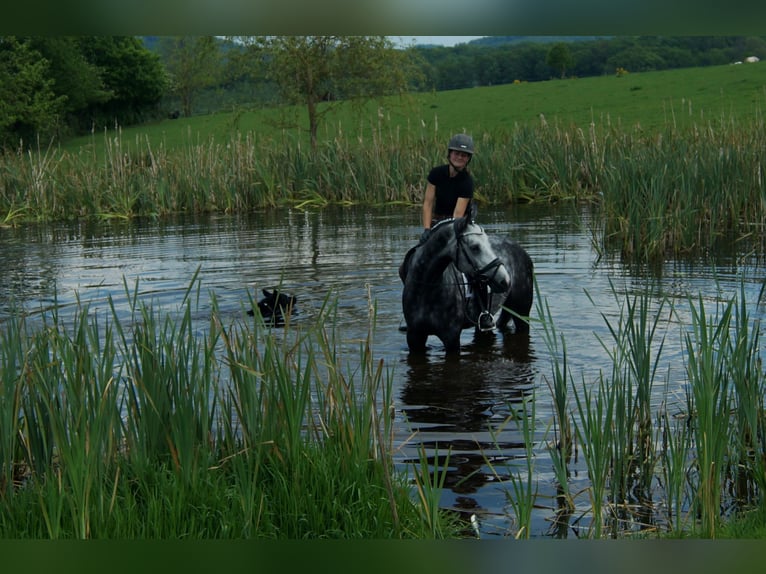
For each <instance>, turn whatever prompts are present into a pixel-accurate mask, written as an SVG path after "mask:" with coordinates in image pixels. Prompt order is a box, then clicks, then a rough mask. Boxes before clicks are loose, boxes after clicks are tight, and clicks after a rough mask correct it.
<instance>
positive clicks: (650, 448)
mask: <svg viewBox="0 0 766 574" xmlns="http://www.w3.org/2000/svg"><path fill="white" fill-rule="evenodd" d="M612 289H613V294H614V297H615V300H616V301H618V303H619V302H621V306H620V309H621V311H620V314H619V316H618V319H617V322H616V323H613V322H612V321H611V320H610V319H609V318H608V317H606V316H604V320H605V321H606V323H607V326H608V330H609V332H610V334H611V335H612V338H611V341H609V342H607V341H603V340H602V341H601V344H602V346H603V347H604V348H605V349H606V351H607V352H608V353H609V354H610V356H611V357H612V364H613V368H612V370H611V372H610V373H608V374H606V373H600V374H599V376H598V377H597V380H596V381H595V382H592V381H590V380H587V379H586V377H585V376H584V375H583V377H581V382H580V383H579V384H575V380H574V377H573V376H572V374H571V373H570V372H569V370H568V369H566V367H565V366H563V365H565V364H566V363H565V362H562V361H565V353H564V352H563V351H564V348H563V339H562V338H560V336H558V335H557V334H556V333H555V328H554V327H553V325H552V324H551V323H550V321H551V318H550V316H545V315H544V314H541V315H540V316H541V317H542V322H543V323H544V324H545V327H544V331H545V339H546V344H547V345H548V350H549V352H550V353H551V354H552V355H553V356H552V364H553V383H552V385H551V393H552V397H553V400H554V418H555V419H556V420H555V424H554V429H561V428H566V426H567V425H568V424H569V422H568V419H569V417H570V416H571V418H572V421H571V425H572V428H573V429H574V433H575V435H576V438H577V442H578V444H579V446H580V453H581V454H580V456H581V457H582V459H583V462H584V464H585V467H586V469H587V472H588V480H589V486H588V487H587V488H586V489H585V490H584V491H582V492H578V493H571V492H570V489H569V485H568V477H569V467H570V465H571V462H572V461H571V460H570V459H568V458H567V457H566V456H565V449H564V448H562V443H561V439H560V438H559V437H560V435H561V434H562V433H561V431H560V430H557V434H556V436H555V437H554V438H556V439H558V440H555V441H554V442H553V443H551V445H550V446H549V453H550V456H551V461H552V465H553V470H554V474H555V477H556V481H557V488H558V491H559V492H560V499H561V500H560V501H559V504H558V505H557V506H558V510H557V511H556V516H557V519H559V520H560V519H561V518H562V517H563V519H564V520H567V519H568V517H570V516H572V512H573V510H574V508H575V507H576V505H577V502H578V499H579V498H581V497H583V496H585V495H587V506H586V508H587V511H585V513H584V514H583V515H582V516H581V517H578V519H577V520H578V521H579V520H581V519H582V518H583V517H585V516H587V517H588V518H589V519H590V526H589V528H588V535H589V536H592V537H596V538H601V537H604V536H607V535H608V536H622V535H625V534H626V533H636V534H638V533H640V532H644V533H646V532H650V531H654V530H658V531H667V532H669V533H671V534H672V535H674V536H686V535H699V536H703V537H707V538H715V537H717V536H718V534H719V532H720V531H721V528H722V525H724V524H726V522H727V520H729V519H731V518H734V517H735V516H736V515H737V514H738V513H739V512H742V511H747V510H750V509H752V508H759V507H761V506H762V505H763V502H764V492H765V491H764V484H763V483H764V471H765V470H766V469H764V460H766V458H765V457H764V432H763V431H764V426H763V425H764V422H766V415H764V413H765V412H766V411H765V410H764V401H765V400H766V394H764V390H766V389H764V381H766V373H764V370H763V365H762V361H761V358H760V328H761V326H760V322H759V321H758V320H753V318H752V317H751V315H750V312H749V306H748V304H747V301H746V297H745V295H746V293H745V290H744V284H743V285H742V287H741V288H740V291H739V293H738V294H737V295H735V296H732V297H731V298H730V299H728V300H725V301H723V302H721V303H719V304H718V305H717V308H716V311H715V312H714V313H710V312H708V310H707V309H706V303H705V301H704V300H703V299H702V298H701V297H699V298H696V299H695V298H690V299H689V302H688V303H689V311H690V313H689V316H690V323H689V324H688V325H682V329H683V333H682V336H683V338H684V341H685V348H686V355H685V361H684V365H683V366H684V367H685V370H684V372H685V375H686V381H685V382H686V384H685V385H684V387H685V388H686V389H687V391H686V396H685V400H676V399H675V397H674V396H673V395H671V394H669V393H668V391H667V389H668V386H669V383H670V380H669V376H670V371H668V373H667V374H666V375H664V376H665V380H664V384H659V383H663V381H662V380H661V377H662V376H663V375H662V373H661V369H660V365H661V364H662V363H663V361H664V359H663V357H662V352H663V348H664V337H665V335H664V334H663V333H666V323H665V321H666V320H667V324H670V320H671V319H672V318H674V317H676V318H677V317H678V315H677V313H676V312H675V309H672V308H671V309H669V311H668V313H667V315H666V314H665V310H664V307H665V303H663V302H661V303H659V304H658V305H657V306H656V308H652V304H651V301H652V296H651V291H652V289H651V287H647V288H646V289H644V290H643V291H642V292H641V293H639V294H637V295H634V296H629V294H628V293H620V292H618V291H617V290H616V289H615V287H614V286H612ZM594 304H595V303H594ZM538 305H540V306H543V304H542V303H538ZM559 341H561V342H559ZM677 374H678V373H676V375H677ZM663 388H664V389H665V391H664V394H663V392H662V391H661V389H663ZM570 394H571V396H572V397H573V400H574V405H575V407H576V408H575V409H574V411H573V412H572V413H571V414H570V412H569V411H568V406H567V405H569V401H570V399H569V396H570ZM671 404H672V405H673V407H672V412H671V411H670V407H669V405H671ZM562 421H563V422H562ZM562 503H566V507H564V506H562ZM559 515H561V517H559ZM561 528H563V525H561V524H559V525H558V526H557V527H556V528H554V529H553V530H554V532H557V531H560V529H561Z"/></svg>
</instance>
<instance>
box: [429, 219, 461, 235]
mask: <svg viewBox="0 0 766 574" xmlns="http://www.w3.org/2000/svg"><path fill="white" fill-rule="evenodd" d="M454 221H455V218H454V217H448V218H447V219H440V220H439V221H437V222H436V223H434V224H433V225H432V226H431V231H432V232H433V231H436V230H437V229H438V228H440V227H442V226H443V225H446V224H447V223H452V222H454Z"/></svg>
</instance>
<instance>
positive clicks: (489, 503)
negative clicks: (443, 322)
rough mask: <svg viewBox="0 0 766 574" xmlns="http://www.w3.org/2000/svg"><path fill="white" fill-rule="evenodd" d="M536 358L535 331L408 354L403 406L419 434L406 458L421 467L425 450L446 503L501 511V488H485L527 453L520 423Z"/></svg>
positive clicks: (500, 480)
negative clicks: (452, 350) (452, 351)
mask: <svg viewBox="0 0 766 574" xmlns="http://www.w3.org/2000/svg"><path fill="white" fill-rule="evenodd" d="M534 362H535V355H534V352H533V350H532V342H531V339H530V336H529V335H528V334H514V333H510V332H509V333H500V334H497V333H477V334H475V335H474V336H473V339H472V340H471V341H470V342H469V343H467V344H466V345H464V347H463V349H462V351H461V353H460V354H459V355H454V356H453V355H446V354H442V353H434V352H432V353H430V354H426V355H412V356H408V357H407V358H406V360H405V363H406V366H407V368H406V371H405V374H404V380H403V384H402V391H401V394H400V398H401V401H402V407H401V410H402V412H403V413H404V415H405V417H406V424H407V427H408V429H409V430H410V431H411V432H413V433H416V434H415V437H414V441H413V446H412V447H411V449H410V451H411V452H410V455H409V457H408V458H405V460H404V462H406V463H409V464H415V465H417V464H420V462H421V457H422V456H423V455H425V457H426V460H427V462H428V465H429V467H430V469H429V470H430V472H431V475H432V479H434V480H436V479H437V478H440V479H443V481H444V485H445V488H446V489H447V491H446V495H445V497H444V500H443V505H444V506H446V507H449V508H452V509H454V510H457V511H459V512H461V513H463V514H465V515H466V517H468V516H470V514H473V513H476V512H481V511H485V512H493V511H496V510H497V507H496V504H498V503H499V502H500V501H501V499H502V494H503V493H502V492H501V491H495V492H491V493H488V494H487V493H484V492H483V489H484V488H485V487H486V486H488V485H496V484H502V483H503V482H504V481H507V480H508V478H509V470H508V467H509V465H510V466H514V465H515V464H518V463H519V462H520V461H519V459H520V458H521V457H524V456H525V454H524V453H525V439H526V437H525V436H524V433H523V430H522V427H521V426H520V425H519V424H516V422H515V421H517V420H518V418H519V417H522V416H525V415H524V412H525V407H524V405H523V402H524V399H525V397H526V398H528V397H531V396H532V393H533V390H534V385H535V380H536V373H535V367H534ZM526 408H529V407H526ZM447 455H449V462H448V465H447V466H446V469H445V467H444V462H445V457H446V456H447Z"/></svg>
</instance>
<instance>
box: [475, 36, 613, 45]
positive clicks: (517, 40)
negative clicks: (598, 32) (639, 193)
mask: <svg viewBox="0 0 766 574" xmlns="http://www.w3.org/2000/svg"><path fill="white" fill-rule="evenodd" d="M611 37H612V36H485V37H484V38H478V39H476V40H471V41H470V42H467V44H470V45H472V46H486V47H497V46H507V45H509V44H524V43H537V44H551V43H553V42H588V41H591V40H604V39H608V38H611Z"/></svg>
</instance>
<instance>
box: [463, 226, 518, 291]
mask: <svg viewBox="0 0 766 574" xmlns="http://www.w3.org/2000/svg"><path fill="white" fill-rule="evenodd" d="M454 226H455V241H456V242H457V247H456V250H455V266H456V267H457V268H458V269H459V270H460V271H462V272H463V273H465V274H466V275H468V276H469V277H471V278H472V279H481V280H484V281H486V282H487V284H488V285H489V288H490V289H491V290H492V291H494V292H496V293H498V292H502V291H505V290H506V289H508V286H509V285H510V284H511V276H510V274H509V273H508V270H507V269H506V268H505V265H503V264H502V263H501V261H500V259H499V258H498V256H497V255H496V254H495V251H494V250H493V249H492V245H491V244H490V242H489V237H488V236H487V234H486V233H485V232H484V229H482V227H481V226H480V225H478V224H477V223H474V221H473V218H472V217H471V215H468V216H466V217H461V218H459V219H456V220H455V223H454Z"/></svg>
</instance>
